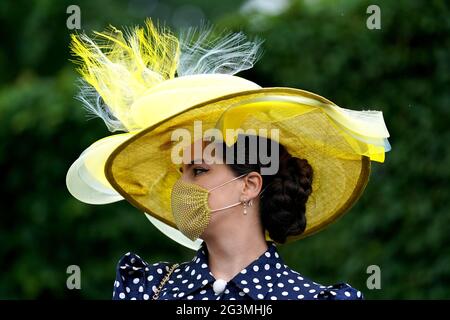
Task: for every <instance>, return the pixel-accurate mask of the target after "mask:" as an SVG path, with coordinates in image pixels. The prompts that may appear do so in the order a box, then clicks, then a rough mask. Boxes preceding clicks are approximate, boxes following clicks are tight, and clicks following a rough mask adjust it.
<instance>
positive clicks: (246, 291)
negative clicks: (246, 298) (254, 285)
mask: <svg viewBox="0 0 450 320" xmlns="http://www.w3.org/2000/svg"><path fill="white" fill-rule="evenodd" d="M242 291H244V292H245V293H249V292H250V289H249V288H244V289H242Z"/></svg>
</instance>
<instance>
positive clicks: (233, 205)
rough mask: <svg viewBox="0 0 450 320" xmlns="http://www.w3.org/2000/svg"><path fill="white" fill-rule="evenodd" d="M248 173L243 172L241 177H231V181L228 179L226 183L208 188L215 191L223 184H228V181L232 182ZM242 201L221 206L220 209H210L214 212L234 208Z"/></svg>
mask: <svg viewBox="0 0 450 320" xmlns="http://www.w3.org/2000/svg"><path fill="white" fill-rule="evenodd" d="M247 174H248V173H244V174H241V175H240V176H239V177H236V178H233V179H231V180H229V181H226V182H224V183H222V184H219V185H218V186H216V187H214V188H212V189H209V190H208V193H209V192H210V191H213V190H215V189H217V188H220V187H221V186H223V185H226V184H227V183H229V182H231V181H234V180H237V179H239V178H242V177H243V176H246V175H247ZM241 203H242V201H239V202H236V203H235V204H232V205H229V206H226V207H223V208H219V209H214V210H210V211H211V213H212V212H217V211H222V210H225V209H229V208H232V207H236V206H238V205H240V204H241Z"/></svg>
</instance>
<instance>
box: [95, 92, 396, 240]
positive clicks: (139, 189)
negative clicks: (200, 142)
mask: <svg viewBox="0 0 450 320" xmlns="http://www.w3.org/2000/svg"><path fill="white" fill-rule="evenodd" d="M365 116H366V117H360V116H357V112H354V113H352V112H350V110H348V109H343V108H339V107H338V106H336V105H335V104H334V103H332V102H331V101H329V100H327V99H325V98H323V97H321V96H319V95H316V94H313V93H310V92H307V91H304V90H300V89H294V88H261V89H256V90H247V91H242V92H237V93H232V94H229V95H225V96H221V97H217V98H215V99H212V100H208V101H204V102H202V103H199V104H196V105H194V106H192V107H190V108H188V109H186V110H184V111H183V112H180V113H176V114H173V115H172V116H170V117H167V118H166V119H164V120H162V121H160V122H158V123H156V124H154V125H151V126H149V127H147V128H145V129H143V130H141V131H139V132H137V133H136V134H133V135H132V136H131V137H130V138H129V139H127V140H126V141H124V142H123V143H121V144H120V145H119V146H117V148H115V149H114V150H113V151H112V153H111V154H110V155H109V157H108V158H107V160H106V163H105V165H104V174H105V177H106V179H107V180H108V182H109V183H110V185H111V186H112V188H113V189H114V190H116V191H117V193H118V194H119V195H120V196H122V197H123V198H124V199H126V200H127V201H128V202H130V203H131V204H132V205H134V206H135V207H136V208H138V209H139V210H141V211H143V212H145V213H147V214H148V215H150V216H151V217H152V218H154V219H156V220H155V221H158V222H161V223H162V224H160V226H159V227H160V230H163V229H164V230H168V231H173V230H175V231H177V226H176V224H175V221H174V218H173V215H172V210H171V190H172V186H173V185H174V183H175V182H176V180H178V179H179V178H180V172H179V170H178V169H179V167H178V165H177V164H174V163H173V161H172V158H171V151H172V147H173V145H174V141H172V140H171V135H172V132H173V130H174V129H176V128H184V129H185V130H188V131H189V132H190V133H191V135H192V136H194V121H201V123H202V129H203V131H206V130H208V129H211V128H218V129H220V130H221V131H222V132H224V133H225V130H226V129H233V128H241V129H243V130H247V129H267V131H268V132H269V131H270V130H271V129H278V130H279V141H278V142H279V143H280V144H282V145H283V146H284V147H285V148H286V149H287V151H288V152H289V153H290V154H291V155H292V156H295V157H298V158H304V159H307V160H308V162H309V164H310V165H311V166H312V168H313V170H314V179H313V184H312V190H313V192H312V194H311V195H310V197H309V199H308V201H307V203H306V218H307V225H306V229H305V231H304V232H303V233H302V234H300V235H297V236H291V237H288V239H287V242H291V241H294V240H297V239H300V238H304V237H307V236H309V235H311V234H313V233H316V232H318V231H320V230H322V229H323V228H325V227H326V226H327V225H329V224H330V223H332V222H333V221H335V220H336V219H337V218H339V217H340V216H342V215H343V214H344V213H345V212H347V211H348V210H349V209H350V208H351V207H352V205H353V204H354V203H355V202H356V201H357V199H358V198H359V197H360V195H361V194H362V192H363V190H364V188H365V186H366V184H367V181H368V179H369V173H370V160H376V161H380V162H383V161H384V152H385V151H387V147H386V144H387V139H386V137H387V136H389V135H388V132H387V129H386V127H385V125H384V121H383V119H382V116H381V113H372V114H370V116H369V113H367V114H365ZM380 117H381V118H380ZM374 120H376V121H374ZM177 232H178V231H177ZM180 235H181V233H180ZM178 236H179V235H178V234H176V235H175V237H178ZM267 237H268V236H267ZM172 238H174V236H173V235H172ZM268 238H269V237H268ZM269 239H270V238H269ZM184 240H185V239H184ZM179 242H180V241H179ZM191 247H192V246H191Z"/></svg>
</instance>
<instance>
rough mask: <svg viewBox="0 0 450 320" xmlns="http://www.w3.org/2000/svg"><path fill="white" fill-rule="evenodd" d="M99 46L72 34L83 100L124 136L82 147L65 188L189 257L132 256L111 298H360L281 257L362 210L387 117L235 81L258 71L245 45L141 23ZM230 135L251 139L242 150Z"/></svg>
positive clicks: (101, 37)
mask: <svg viewBox="0 0 450 320" xmlns="http://www.w3.org/2000/svg"><path fill="white" fill-rule="evenodd" d="M96 36H97V39H98V41H99V42H100V44H98V43H95V42H94V41H93V40H92V39H90V38H89V37H87V36H86V35H74V36H72V45H71V46H72V51H73V53H74V54H75V55H76V56H78V57H79V66H80V67H79V71H80V73H81V75H82V81H83V87H82V90H81V93H80V96H79V98H80V100H81V101H82V102H83V103H84V104H85V107H86V108H87V109H88V110H89V111H91V112H92V113H94V114H95V115H97V116H100V117H101V118H102V119H103V120H104V122H105V123H106V125H107V126H108V128H109V129H110V131H116V130H122V131H125V133H121V134H115V135H111V136H108V137H105V138H103V139H100V140H98V141H96V142H95V143H93V144H92V145H91V146H90V147H89V148H88V149H86V150H85V151H84V152H83V153H82V154H81V155H80V157H79V158H78V159H77V160H76V161H75V162H74V163H73V164H72V166H71V167H70V169H69V171H68V173H67V178H66V183H67V187H68V189H69V191H70V193H71V194H72V195H73V196H74V197H76V198H77V199H79V200H81V201H83V202H86V203H92V204H105V203H111V202H115V201H119V200H123V199H125V200H127V201H128V202H129V203H130V204H132V205H133V206H135V207H136V208H138V209H139V210H140V211H142V212H144V213H145V214H146V217H147V218H148V219H149V220H150V221H151V222H152V223H153V224H154V225H155V226H156V227H157V228H158V229H159V230H160V231H161V232H163V233H164V234H165V235H167V236H168V237H169V238H171V239H172V240H174V241H176V242H178V243H180V244H181V245H184V246H186V247H189V248H191V249H194V250H197V254H196V255H195V257H194V258H193V259H192V261H189V262H185V263H181V264H180V265H177V264H169V263H167V262H159V263H155V264H153V265H150V264H148V263H147V262H145V261H144V260H143V259H141V258H140V257H139V256H138V255H136V254H133V253H127V254H126V255H124V256H123V257H122V258H121V259H120V261H119V263H118V266H117V277H116V280H115V282H114V292H113V298H114V299H119V300H123V299H144V300H149V299H163V300H171V299H181V300H185V299H187V300H190V299H195V300H197V299H230V300H231V299H236V300H256V299H361V298H362V294H361V292H360V291H358V290H356V289H354V288H352V287H350V286H349V285H348V284H345V283H341V284H337V285H333V286H323V285H320V284H317V283H315V282H313V281H311V280H309V279H307V278H306V277H304V276H302V275H300V274H299V273H297V272H296V271H293V270H291V269H289V267H287V266H286V265H285V264H284V262H283V260H282V258H281V257H280V256H279V254H278V252H277V248H276V246H277V245H278V244H283V243H287V242H291V241H295V240H298V239H300V238H303V237H306V236H309V235H311V234H314V233H317V232H318V231H320V230H322V229H324V228H325V227H326V226H328V225H329V224H330V223H332V222H333V221H335V220H336V219H337V218H339V217H340V216H342V215H343V214H344V213H345V212H347V211H348V210H349V209H350V207H351V206H352V205H353V204H354V203H355V202H356V201H357V199H358V197H359V196H360V195H361V194H362V192H363V190H364V188H365V186H366V184H367V181H368V178H369V172H370V161H371V160H373V161H378V162H383V161H384V154H385V152H386V151H389V149H390V146H389V143H388V141H387V137H388V136H389V134H388V132H387V129H386V127H385V124H384V120H383V117H382V114H381V112H377V111H353V110H348V109H344V108H340V107H338V106H337V105H335V104H334V103H332V102H331V101H329V100H327V99H325V98H323V97H321V96H319V95H316V94H313V93H310V92H307V91H304V90H300V89H295V88H283V87H275V88H262V87H260V86H259V85H257V84H256V83H254V82H252V81H249V80H247V79H244V78H241V77H238V76H235V75H234V74H235V73H237V72H239V71H242V70H245V69H248V68H251V67H252V66H253V63H254V62H255V61H256V60H257V58H258V57H259V50H258V49H259V46H260V44H261V42H259V41H255V42H251V41H247V40H246V39H245V36H243V35H242V34H240V33H239V34H227V35H225V36H222V37H221V38H211V36H212V34H211V30H210V29H209V30H203V31H201V32H200V33H199V34H198V33H197V32H192V30H189V31H188V32H187V33H186V34H185V35H184V36H181V37H180V38H177V37H175V36H174V35H173V34H171V33H170V32H168V31H166V30H165V29H163V30H160V29H158V28H156V27H155V26H154V25H153V24H152V22H151V21H150V20H148V21H147V23H146V29H141V28H136V29H134V30H131V31H128V33H127V35H126V36H124V35H123V34H122V32H120V31H119V30H117V29H115V28H112V29H110V30H108V31H106V32H104V33H96ZM199 123H200V125H199ZM248 130H251V131H248ZM203 131H204V132H205V134H203ZM229 131H231V132H241V131H242V132H244V133H246V134H244V135H242V134H241V135H237V136H236V135H235V136H234V137H235V138H236V137H237V141H236V139H234V138H233V135H231V134H230V133H229ZM199 132H200V138H198V134H199ZM211 132H215V133H216V134H217V132H218V133H220V135H219V136H220V137H219V138H218V139H214V143H208V141H211V139H204V137H209V135H210V134H211ZM251 132H255V133H251ZM269 133H270V134H269ZM212 136H214V137H216V135H212ZM230 136H231V139H230ZM186 137H187V138H186ZM255 137H258V139H256V142H255V139H254V138H255ZM263 137H267V140H265V139H264V138H263ZM184 138H186V139H184ZM180 141H181V142H180ZM222 141H224V142H222ZM242 141H244V142H245V143H244V144H242ZM192 142H194V144H193V145H191V143H192ZM242 145H244V146H245V147H244V148H242ZM180 146H182V148H181V147H180ZM196 146H201V147H202V148H201V149H204V150H209V151H211V149H212V150H213V151H214V152H200V153H198V152H197V151H198V148H196ZM210 146H215V147H216V148H209V147H210ZM255 146H256V149H255ZM191 147H193V148H191ZM180 154H181V155H180ZM199 154H200V156H199ZM230 154H231V155H232V156H231V157H230V156H229V155H230ZM256 155H257V156H256ZM242 156H244V161H243V162H242V161H240V158H241V157H242ZM255 156H256V157H255ZM180 158H182V159H181V160H182V161H180ZM230 159H231V161H229V160H230ZM224 160H225V161H224ZM268 160H270V161H268ZM180 164H181V166H180Z"/></svg>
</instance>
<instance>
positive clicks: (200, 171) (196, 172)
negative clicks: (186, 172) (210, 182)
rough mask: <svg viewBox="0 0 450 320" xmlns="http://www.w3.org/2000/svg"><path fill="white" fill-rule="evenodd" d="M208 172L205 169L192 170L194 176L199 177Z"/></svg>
mask: <svg viewBox="0 0 450 320" xmlns="http://www.w3.org/2000/svg"><path fill="white" fill-rule="evenodd" d="M206 171H208V170H207V169H204V168H194V169H192V172H193V173H194V176H198V175H199V174H202V173H203V172H206Z"/></svg>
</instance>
